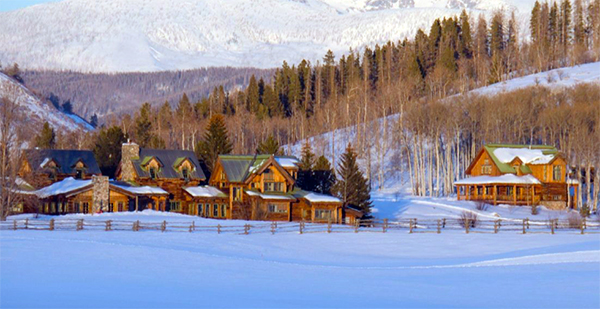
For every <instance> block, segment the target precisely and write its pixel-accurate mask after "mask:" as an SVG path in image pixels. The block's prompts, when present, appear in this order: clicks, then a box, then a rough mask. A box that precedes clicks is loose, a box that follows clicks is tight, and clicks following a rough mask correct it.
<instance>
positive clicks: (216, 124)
mask: <svg viewBox="0 0 600 309" xmlns="http://www.w3.org/2000/svg"><path fill="white" fill-rule="evenodd" d="M227 134H228V133H227V128H226V127H225V120H224V118H223V115H221V114H215V115H213V116H212V117H211V118H210V122H209V123H208V126H207V127H206V132H205V133H204V138H203V140H201V141H200V142H198V144H197V145H196V155H197V156H198V157H199V158H202V160H204V163H205V164H206V166H207V167H208V169H209V171H210V172H212V171H213V168H214V167H215V164H216V163H217V159H218V158H219V155H220V154H229V153H231V150H232V149H233V146H232V144H231V142H230V141H229V137H228V136H227Z"/></svg>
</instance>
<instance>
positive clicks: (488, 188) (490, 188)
mask: <svg viewBox="0 0 600 309" xmlns="http://www.w3.org/2000/svg"><path fill="white" fill-rule="evenodd" d="M485 195H492V187H489V186H486V187H485Z"/></svg>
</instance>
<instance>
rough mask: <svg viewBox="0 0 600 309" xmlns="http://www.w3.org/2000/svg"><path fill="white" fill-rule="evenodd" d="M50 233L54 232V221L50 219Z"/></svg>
mask: <svg viewBox="0 0 600 309" xmlns="http://www.w3.org/2000/svg"><path fill="white" fill-rule="evenodd" d="M48 228H49V229H50V231H54V219H50V226H48Z"/></svg>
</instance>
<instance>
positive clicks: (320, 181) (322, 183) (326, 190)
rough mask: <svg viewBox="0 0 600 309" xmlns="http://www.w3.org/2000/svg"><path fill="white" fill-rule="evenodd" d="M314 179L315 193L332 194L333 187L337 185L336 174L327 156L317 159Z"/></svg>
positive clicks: (313, 174)
mask: <svg viewBox="0 0 600 309" xmlns="http://www.w3.org/2000/svg"><path fill="white" fill-rule="evenodd" d="M312 176H313V179H314V187H313V191H315V192H318V193H323V194H331V187H332V186H333V184H335V180H336V179H335V172H334V171H333V168H332V167H331V164H330V163H329V160H327V158H325V156H320V157H319V158H317V162H316V163H315V166H314V168H313V173H312Z"/></svg>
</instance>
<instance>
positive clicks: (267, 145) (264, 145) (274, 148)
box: [256, 135, 281, 155]
mask: <svg viewBox="0 0 600 309" xmlns="http://www.w3.org/2000/svg"><path fill="white" fill-rule="evenodd" d="M256 153H258V154H271V155H279V154H281V149H280V148H279V142H277V140H275V138H273V135H269V137H268V138H267V139H266V140H264V141H262V142H261V143H260V144H258V147H256Z"/></svg>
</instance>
